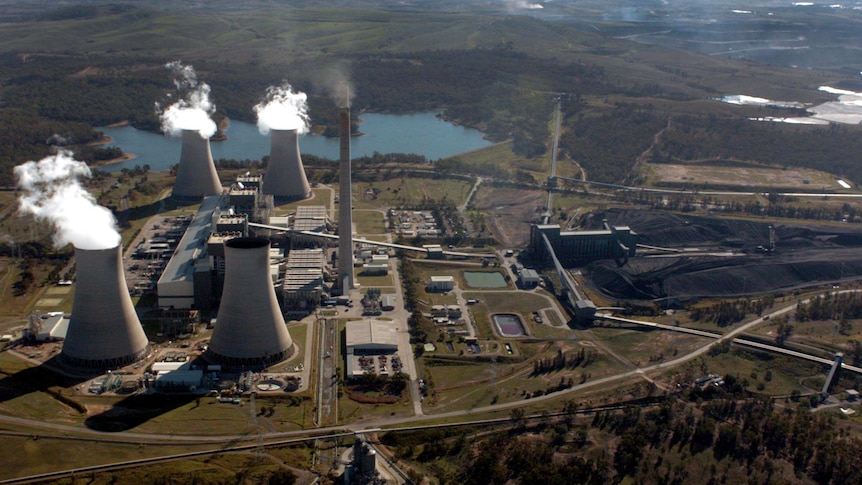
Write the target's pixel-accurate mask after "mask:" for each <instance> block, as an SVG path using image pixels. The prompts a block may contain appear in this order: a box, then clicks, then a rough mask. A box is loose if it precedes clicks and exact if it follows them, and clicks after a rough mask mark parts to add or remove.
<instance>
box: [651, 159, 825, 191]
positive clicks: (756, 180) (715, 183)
mask: <svg viewBox="0 0 862 485" xmlns="http://www.w3.org/2000/svg"><path fill="white" fill-rule="evenodd" d="M648 170H649V172H650V173H651V174H652V177H651V179H652V182H653V184H654V185H657V186H698V185H699V186H702V185H704V184H708V185H709V186H710V187H739V188H763V189H769V188H773V189H787V190H791V189H793V190H803V189H807V190H822V189H824V188H826V189H840V188H841V187H840V186H839V185H838V183H837V182H836V177H835V176H833V175H831V174H827V173H823V172H819V171H817V170H808V169H802V168H785V169H781V168H770V167H728V166H722V165H710V164H706V163H703V164H700V163H698V164H684V165H683V164H664V163H653V164H649V166H648Z"/></svg>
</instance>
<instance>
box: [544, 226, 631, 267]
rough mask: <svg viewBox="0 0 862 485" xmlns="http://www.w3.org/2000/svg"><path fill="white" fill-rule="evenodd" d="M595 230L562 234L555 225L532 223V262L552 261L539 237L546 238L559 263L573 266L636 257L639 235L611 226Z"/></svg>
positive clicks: (627, 228) (629, 229) (624, 228)
mask: <svg viewBox="0 0 862 485" xmlns="http://www.w3.org/2000/svg"><path fill="white" fill-rule="evenodd" d="M604 225H605V228H604V229H602V230H597V231H563V230H562V229H560V226H558V225H556V224H535V225H533V226H532V227H531V228H530V252H531V254H532V257H533V259H535V260H538V261H544V262H551V260H552V258H551V255H550V254H549V253H548V251H547V248H546V246H545V242H544V240H543V238H542V235H544V236H545V237H547V238H548V242H549V243H550V244H551V247H552V248H553V250H554V252H555V253H556V255H557V258H558V259H559V261H560V263H561V264H562V265H564V266H567V267H568V266H575V265H577V264H581V263H584V262H587V261H592V260H596V259H617V260H627V259H628V258H630V257H633V256H635V254H636V250H637V240H638V235H637V233H636V232H634V231H632V230H631V228H629V227H628V226H610V225H608V224H607V222H605V223H604Z"/></svg>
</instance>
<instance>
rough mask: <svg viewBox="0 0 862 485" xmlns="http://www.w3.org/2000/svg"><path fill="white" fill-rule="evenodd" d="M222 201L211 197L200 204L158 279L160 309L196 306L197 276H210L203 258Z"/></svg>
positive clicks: (219, 197)
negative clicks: (215, 212) (215, 215)
mask: <svg viewBox="0 0 862 485" xmlns="http://www.w3.org/2000/svg"><path fill="white" fill-rule="evenodd" d="M221 201H222V198H221V196H210V197H206V198H205V199H204V200H203V202H202V203H201V205H200V209H198V211H197V213H196V214H195V216H194V218H193V219H192V221H191V223H190V224H189V227H188V229H186V232H185V234H183V237H182V239H180V242H179V244H178V245H177V249H176V251H175V252H174V256H173V257H172V258H171V260H170V262H169V263H168V265H167V266H166V267H165V270H164V271H163V272H162V276H161V277H160V278H159V281H158V284H157V288H158V294H159V307H161V308H170V307H173V308H175V309H179V308H192V307H193V306H195V273H196V272H201V273H203V272H205V273H207V275H208V274H209V271H210V262H209V259H208V258H202V256H205V255H206V254H207V241H208V240H209V238H210V232H211V223H212V214H213V211H215V210H216V208H218V207H219V205H220V203H221ZM206 296H207V297H209V295H206ZM198 307H200V305H198Z"/></svg>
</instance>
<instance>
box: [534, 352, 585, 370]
mask: <svg viewBox="0 0 862 485" xmlns="http://www.w3.org/2000/svg"><path fill="white" fill-rule="evenodd" d="M595 360H596V353H595V352H594V351H592V350H590V351H589V352H587V351H586V350H584V349H581V350H579V351H578V352H571V353H570V352H565V353H564V352H563V351H562V350H561V349H558V350H557V355H555V356H554V357H553V358H549V359H537V360H536V361H535V362H533V374H532V375H533V376H537V375H540V374H547V373H550V372H557V371H561V370H563V369H577V368H578V367H580V366H583V367H587V366H588V365H590V364H592V363H593V362H595Z"/></svg>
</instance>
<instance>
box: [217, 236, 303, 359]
mask: <svg viewBox="0 0 862 485" xmlns="http://www.w3.org/2000/svg"><path fill="white" fill-rule="evenodd" d="M224 246H225V247H224V252H225V254H224V258H225V275H224V289H223V290H222V298H221V307H220V308H219V311H218V321H217V323H216V327H215V329H214V330H213V333H212V338H210V344H209V348H208V349H207V355H206V357H207V359H208V360H210V361H213V362H215V363H219V364H222V365H225V366H228V367H233V368H239V367H244V368H263V367H267V366H270V365H272V364H275V363H277V362H280V361H282V360H284V359H286V358H288V357H289V356H290V354H291V352H292V346H293V340H292V339H291V338H290V334H289V333H288V332H287V327H286V326H285V323H284V317H283V316H282V314H281V309H280V308H279V307H278V302H277V301H276V299H275V289H274V288H273V283H272V279H271V277H270V272H269V241H268V240H267V239H265V238H259V237H238V238H234V239H231V240H229V241H227V242H225V245H224Z"/></svg>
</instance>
